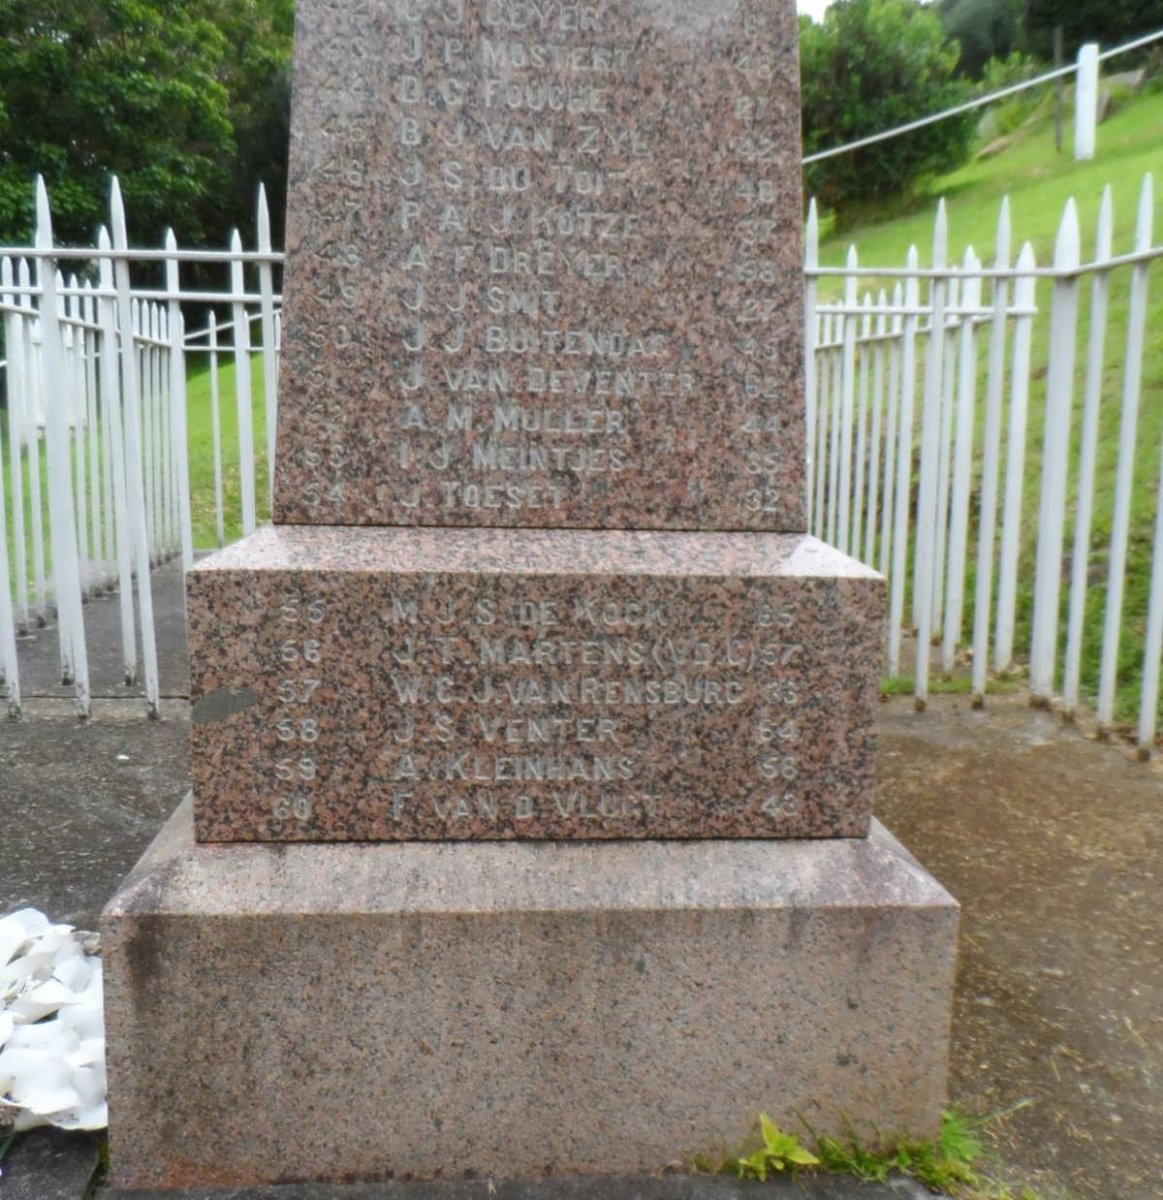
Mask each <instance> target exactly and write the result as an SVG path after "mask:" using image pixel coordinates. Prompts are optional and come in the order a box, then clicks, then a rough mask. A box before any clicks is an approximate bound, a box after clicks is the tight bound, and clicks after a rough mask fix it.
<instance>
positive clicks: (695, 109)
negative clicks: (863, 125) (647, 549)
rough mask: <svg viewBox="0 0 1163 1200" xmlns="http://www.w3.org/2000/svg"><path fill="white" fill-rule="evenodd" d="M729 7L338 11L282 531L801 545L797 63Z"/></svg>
mask: <svg viewBox="0 0 1163 1200" xmlns="http://www.w3.org/2000/svg"><path fill="white" fill-rule="evenodd" d="M738 7H739V9H740V10H741V12H734V10H733V13H732V19H730V20H727V19H725V18H722V17H720V16H718V15H716V14H714V13H710V14H707V15H706V16H705V17H698V18H692V19H694V20H696V21H697V22H699V28H698V29H697V30H696V31H694V32H695V36H693V37H692V36H690V31H686V34H685V36H683V37H680V38H674V37H672V36H669V35H668V33H667V32H666V31H665V30H664V29H663V28H662V27H661V26H660V25H659V24H658V23H657V22H654V21H652V20H651V19H650V12H651V9H650V5H649V4H647V3H645V0H643V2H642V3H638V4H620V5H618V6H617V7H615V6H612V5H608V4H604V3H599V4H568V3H553V2H552V0H540V2H531V3H526V2H523V0H477V2H475V3H472V2H469V0H436V2H428V0H361V2H357V3H352V4H347V5H343V6H329V7H327V8H326V9H325V10H324V9H323V8H321V10H320V12H319V14H317V15H318V20H317V21H315V22H314V23H313V24H314V28H313V29H312V30H309V31H308V35H307V38H306V39H305V43H306V44H304V45H300V48H299V52H298V58H297V60H296V89H297V94H298V93H300V92H301V93H303V94H309V95H310V96H311V107H310V109H309V111H308V112H306V114H305V116H304V120H302V121H300V122H299V123H298V125H297V126H296V136H295V139H294V142H293V146H292V167H291V189H290V201H289V206H288V250H289V254H288V264H289V265H288V286H287V291H288V317H287V323H288V338H287V345H288V349H287V351H286V354H285V360H284V377H283V381H282V385H281V399H280V405H281V407H280V429H279V439H280V459H279V477H278V480H277V485H276V516H277V519H278V520H280V521H286V522H297V523H318V524H328V523H339V524H363V523H370V524H399V525H416V524H426V525H431V524H444V525H542V526H555V527H570V526H574V527H578V526H588V527H627V528H629V527H640V528H667V527H669V528H684V527H686V528H727V529H733V528H737V529H783V530H796V529H800V528H802V524H803V512H802V490H803V489H802V458H803V452H804V447H803V429H802V415H801V409H802V396H801V393H800V383H799V379H800V374H801V361H802V349H801V344H800V343H801V325H800V321H799V320H798V319H797V314H798V308H799V305H800V299H799V289H800V275H799V272H800V262H799V250H798V246H799V221H800V190H799V164H798V160H797V159H796V157H795V156H794V154H793V153H791V152H790V150H789V147H794V145H795V142H796V137H795V134H796V130H794V129H793V128H792V126H791V122H792V121H793V119H794V116H795V113H794V106H792V108H791V109H789V110H788V111H785V110H784V108H782V107H781V106H780V104H779V103H778V102H777V101H776V100H775V99H772V98H771V97H772V96H773V94H777V93H773V89H772V82H773V75H774V74H775V73H777V72H780V71H783V72H787V73H791V74H792V75H794V72H795V70H796V64H795V59H794V36H793V31H790V30H785V29H783V28H782V26H784V25H785V24H787V17H788V15H787V13H785V12H784V11H783V7H782V6H778V7H777V8H776V9H775V10H773V9H772V6H770V5H767V4H765V3H763V2H762V0H742V3H741V4H740V5H739V6H738ZM781 36H782V37H783V39H784V41H785V42H786V44H787V45H788V46H789V47H790V52H789V54H788V55H786V56H785V57H784V58H778V57H777V58H773V57H771V56H770V55H768V56H765V57H762V58H760V57H758V56H755V55H753V53H752V52H751V50H750V47H751V46H752V45H754V44H755V43H756V42H771V41H773V40H775V41H776V42H778V41H779V39H780V37H781ZM337 60H339V61H341V62H342V63H343V69H342V70H339V71H337V70H336V68H335V63H336V61H337ZM320 63H326V64H328V65H327V68H326V73H325V74H324V70H323V68H322V67H320V66H319V64H320ZM793 82H794V81H793ZM304 125H306V126H307V128H304ZM308 196H309V197H310V203H307V202H306V199H305V198H306V197H308ZM298 197H303V198H304V199H303V201H302V202H298V200H297V198H298ZM684 279H685V280H688V281H689V283H684ZM777 315H779V317H780V320H779V321H778V322H776V321H774V318H775V317H776V316H777ZM369 380H371V381H373V382H371V383H370V385H369V383H368V381H369Z"/></svg>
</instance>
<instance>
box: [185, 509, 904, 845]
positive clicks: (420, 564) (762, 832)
mask: <svg viewBox="0 0 1163 1200" xmlns="http://www.w3.org/2000/svg"><path fill="white" fill-rule="evenodd" d="M882 583H883V581H882V580H881V578H880V577H879V576H878V575H876V574H874V573H873V572H872V571H870V570H868V569H867V568H865V567H863V566H861V565H860V564H859V563H856V562H855V561H853V560H852V559H849V558H846V557H844V556H843V555H841V554H839V553H838V552H837V551H835V550H833V549H831V548H829V547H827V546H825V545H823V544H822V543H821V542H819V541H817V540H815V539H814V538H811V537H807V536H806V535H799V534H757V533H736V534H730V533H654V532H623V531H605V532H593V531H577V530H488V529H481V530H449V529H438V530H429V529H363V528H318V527H308V526H300V527H290V526H283V527H275V528H270V529H264V530H261V531H259V532H258V533H257V534H256V535H255V536H253V537H252V538H249V539H247V540H246V541H244V542H240V543H238V544H236V545H235V546H233V547H231V548H229V549H227V550H225V551H224V552H222V553H221V554H218V555H215V556H213V557H211V558H209V559H207V560H205V561H204V562H203V563H202V564H200V565H199V566H198V567H196V568H195V569H194V571H193V572H191V574H190V575H189V577H188V604H187V609H188V619H189V628H190V662H191V696H192V700H193V706H194V711H193V716H194V721H193V731H192V738H193V742H192V751H193V753H192V761H193V777H194V795H195V813H196V827H197V831H198V837H199V839H200V840H204V841H240V840H241V841H246V840H259V841H272V840H277V841H327V840H353V839H402V838H436V839H440V838H594V837H601V838H614V837H636V838H643V837H668V838H687V837H837V836H840V837H856V836H863V835H864V834H865V833H866V832H867V831H868V822H869V817H870V815H871V806H872V767H873V756H874V750H875V745H874V736H873V730H874V716H875V705H876V698H877V692H876V683H877V672H878V668H879V662H880V655H881V642H882V623H883V622H882V615H883V614H882V605H883V587H882Z"/></svg>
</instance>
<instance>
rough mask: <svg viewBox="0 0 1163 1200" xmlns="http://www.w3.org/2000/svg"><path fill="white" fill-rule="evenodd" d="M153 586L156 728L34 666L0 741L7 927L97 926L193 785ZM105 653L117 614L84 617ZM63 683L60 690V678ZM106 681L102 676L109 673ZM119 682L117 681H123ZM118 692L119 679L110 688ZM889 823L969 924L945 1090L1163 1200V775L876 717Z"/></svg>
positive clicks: (1056, 1166) (1027, 717)
mask: <svg viewBox="0 0 1163 1200" xmlns="http://www.w3.org/2000/svg"><path fill="white" fill-rule="evenodd" d="M179 582H180V577H179V575H178V572H177V570H176V568H166V569H164V570H163V571H162V572H161V573H159V578H158V581H157V587H156V589H155V603H156V604H157V606H158V609H159V613H160V614H161V623H162V627H163V628H164V629H166V630H167V631H168V632H167V633H166V635H165V639H164V645H163V648H162V655H161V658H162V663H163V676H162V679H163V694H165V695H167V696H169V697H171V698H170V699H167V700H165V701H164V702H163V705H162V719H161V720H160V721H147V720H146V719H144V717H143V716H142V715H141V714H142V713H143V711H144V704H143V702H142V701H140V700H136V699H132V698H130V697H129V695H128V691H127V690H125V689H123V688H122V686H121V685H120V684H119V683H116V682H114V684H113V685H111V686H110V687H109V688H108V690H106V691H105V693H104V694H105V695H106V697H107V698H105V699H102V700H100V701H99V702H97V703H96V705H95V707H94V715H93V718H92V720H90V721H89V722H88V723H80V722H78V721H76V720H75V719H74V718H73V717H72V716H71V715H70V706H69V705H68V703H67V702H66V701H65V700H63V699H61V696H62V690H61V689H60V688H59V686H58V685H57V684H56V682H55V680H53V679H52V670H51V667H50V666H46V665H45V664H46V663H48V664H51V661H52V654H51V642H50V639H49V638H47V637H46V638H44V640H43V641H42V643H41V644H40V645H39V648H38V647H36V646H30V647H29V648H28V652H31V653H32V654H34V655H35V654H39V655H40V659H39V660H38V662H39V665H36V666H35V667H34V666H33V665H32V664H31V663H30V667H29V673H28V678H29V681H30V683H31V684H32V685H33V686H30V687H28V688H26V691H27V692H28V694H29V699H28V702H27V707H28V712H29V717H28V719H27V720H25V721H23V722H11V723H0V912H4V911H7V910H9V909H11V908H14V907H18V906H21V905H26V904H33V905H36V906H37V907H41V908H44V909H45V910H46V911H48V912H49V913H50V914H51V915H52V916H53V917H54V919H57V920H67V921H71V922H73V923H75V924H80V925H82V926H85V925H89V926H91V925H92V924H93V923H94V922H95V920H96V917H97V913H98V912H99V911H100V908H101V906H102V905H103V903H104V902H105V900H106V899H107V898H108V896H109V895H110V894H111V893H112V892H113V890H114V888H115V886H116V884H117V882H118V880H119V879H120V878H121V876H122V875H123V874H124V873H125V872H126V871H127V870H128V869H129V867H130V866H132V864H133V862H134V861H135V860H136V858H137V856H138V855H139V853H140V852H141V850H142V849H143V848H144V847H145V845H146V844H147V843H148V841H149V840H150V838H151V837H152V836H153V833H154V831H155V830H156V829H157V828H158V827H159V825H160V824H161V822H162V821H163V820H164V819H165V818H166V817H167V816H168V815H169V813H170V812H172V810H173V808H174V807H175V806H176V805H177V804H178V802H179V800H180V799H181V797H182V794H183V792H184V791H185V790H186V788H187V786H188V784H187V779H188V771H189V760H188V754H187V749H186V731H187V727H186V722H187V720H188V712H187V706H186V704H185V702H184V701H183V700H182V699H181V698H180V697H181V696H182V695H183V694H184V691H185V678H186V676H185V663H184V648H183V647H182V645H181V629H182V620H181V592H180V587H179ZM87 618H88V621H89V623H90V630H89V639H90V643H91V644H93V645H102V644H105V643H106V641H107V640H108V643H109V644H115V639H116V629H117V624H116V621H117V618H116V608H115V605H114V604H113V603H112V602H110V601H108V600H99V601H94V603H93V604H92V605H90V606H89V608H88V611H87ZM46 672H47V673H46ZM106 673H108V672H106ZM114 674H115V673H114ZM102 677H103V676H102ZM881 716H882V721H881V738H880V748H881V754H880V765H879V773H880V783H879V788H878V805H877V807H878V813H879V815H880V816H881V817H882V819H883V820H884V821H885V823H886V824H887V825H888V826H889V828H891V829H892V830H893V831H894V832H895V833H896V834H897V835H898V836H899V837H900V838H901V839H902V840H903V841H904V842H905V843H906V844H907V845H908V846H909V848H910V849H911V850H912V851H913V852H914V853H915V854H916V855H917V857H918V858H919V859H920V860H921V861H922V862H923V863H924V864H925V865H926V866H927V867H928V868H929V869H930V870H931V871H932V872H933V873H934V874H935V875H936V876H937V878H938V879H940V880H941V882H942V883H944V884H945V885H946V887H948V888H949V890H950V891H951V892H952V893H953V894H954V895H955V896H956V897H957V898H958V899H959V900H960V901H961V903H962V905H963V925H962V941H961V966H960V976H959V986H958V994H957V1001H956V1012H955V1019H954V1052H953V1064H952V1081H951V1091H952V1100H953V1102H954V1104H955V1105H956V1106H957V1107H958V1108H959V1109H961V1110H962V1111H964V1112H968V1113H991V1112H996V1111H998V1110H1001V1109H1005V1108H1008V1107H1010V1106H1013V1105H1015V1104H1018V1103H1021V1102H1022V1101H1026V1100H1029V1101H1031V1103H1030V1104H1028V1105H1027V1106H1025V1107H1023V1108H1021V1109H1020V1110H1019V1111H1017V1112H1015V1113H1013V1115H1011V1116H1010V1117H1008V1118H1007V1119H1005V1120H1004V1121H1002V1122H1000V1123H998V1124H996V1125H995V1126H993V1128H992V1136H993V1138H994V1140H995V1141H996V1143H997V1146H998V1149H999V1151H1000V1152H1001V1154H1002V1156H1003V1157H1004V1160H1005V1162H1006V1164H1007V1166H1008V1175H1009V1176H1010V1177H1011V1178H1012V1180H1013V1181H1014V1182H1015V1183H1024V1182H1029V1183H1031V1184H1034V1185H1036V1186H1037V1187H1038V1188H1039V1189H1040V1191H1041V1193H1042V1195H1044V1196H1046V1197H1058V1196H1073V1197H1077V1198H1078V1200H1159V1198H1160V1197H1163V1136H1161V1134H1163V834H1161V832H1160V820H1161V818H1163V764H1160V763H1159V762H1158V761H1153V762H1150V763H1140V762H1137V761H1135V759H1134V756H1133V754H1131V753H1130V752H1129V750H1126V749H1124V748H1123V747H1121V746H1118V745H1109V744H1101V743H1097V742H1095V741H1093V740H1091V739H1088V738H1087V737H1086V736H1085V735H1084V732H1081V731H1079V730H1078V729H1075V728H1070V727H1063V726H1062V725H1061V724H1060V722H1059V721H1058V719H1057V718H1056V717H1055V716H1054V715H1052V714H1050V713H1046V712H1041V711H1037V710H1032V709H1030V708H1029V707H1027V706H1026V704H1025V702H1024V700H1022V699H1020V698H1017V697H1013V698H1008V697H1007V698H998V699H996V700H995V699H992V698H991V701H990V704H989V706H988V708H987V709H986V710H985V711H984V712H974V711H971V710H970V709H969V706H968V703H967V702H966V701H965V700H963V699H960V698H951V697H938V698H936V699H935V701H934V702H933V703H932V704H931V705H930V708H929V710H928V711H927V712H925V713H922V714H918V713H916V712H914V711H913V707H912V703H911V701H909V700H906V699H900V700H893V701H889V702H886V703H885V704H884V705H883V707H882V709H881Z"/></svg>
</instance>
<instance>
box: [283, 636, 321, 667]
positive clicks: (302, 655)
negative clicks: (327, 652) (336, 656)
mask: <svg viewBox="0 0 1163 1200" xmlns="http://www.w3.org/2000/svg"><path fill="white" fill-rule="evenodd" d="M279 657H280V658H281V659H282V660H283V662H285V663H293V662H298V661H299V660H300V659H302V660H303V661H304V662H309V663H317V662H319V660H320V659H321V658H322V657H323V654H322V652H321V651H320V649H319V643H318V642H317V641H316V640H315V639H314V638H308V639H307V640H306V641H305V642H302V643H300V642H296V641H286V642H284V643H283V644H282V645H281V646H280V647H279Z"/></svg>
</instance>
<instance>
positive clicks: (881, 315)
mask: <svg viewBox="0 0 1163 1200" xmlns="http://www.w3.org/2000/svg"><path fill="white" fill-rule="evenodd" d="M886 305H887V301H886V299H885V295H884V288H881V289H880V293H879V295H878V296H877V297H876V306H877V308H878V309H879V312H878V314H877V318H876V333H875V341H874V342H873V343H872V350H871V354H872V431H871V433H870V434H869V446H870V447H871V450H870V453H869V456H868V509H867V512H868V519H867V521H866V525H867V529H866V531H865V538H864V561H865V562H866V563H867V564H868V565H869V566H870V567H871V566H872V565H873V564H874V563H875V561H876V532H877V531H876V514H877V512H878V511H879V510H880V509H882V508H883V509H884V511H885V512H887V511H888V505H887V503H886V501H887V497H885V498H884V499H883V500H882V498H881V494H880V488H881V482H880V458H881V453H882V447H883V445H884V440H883V438H882V436H881V434H882V428H881V427H882V424H883V421H884V343H885V337H886V334H887V324H888V322H887V317H886V315H885V311H884V310H885V307H886Z"/></svg>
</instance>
